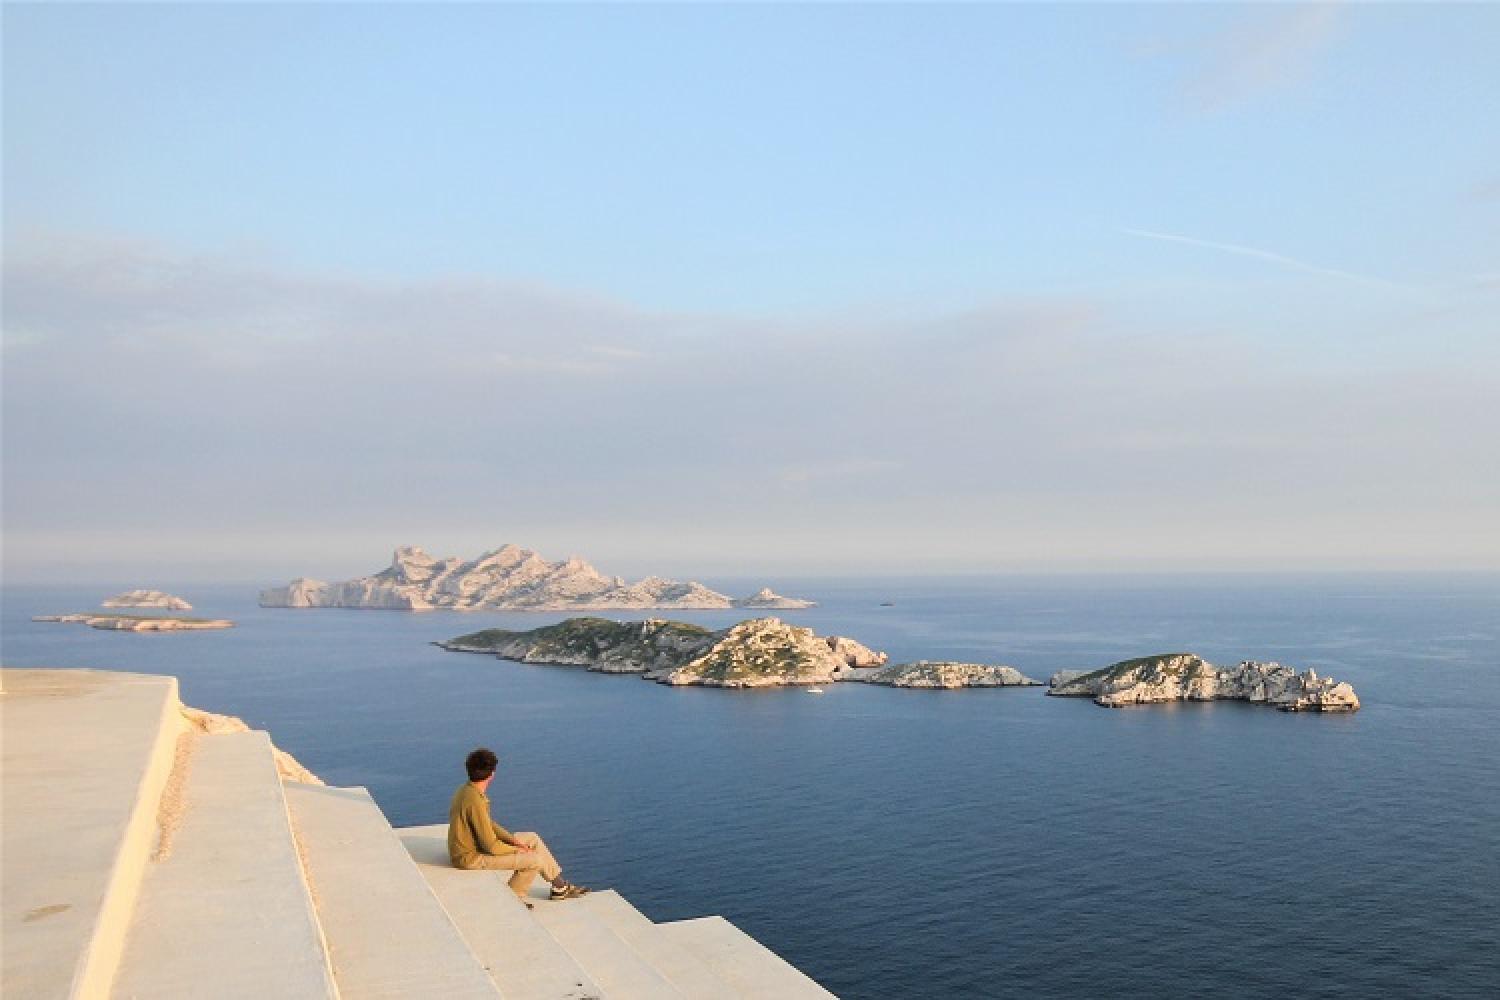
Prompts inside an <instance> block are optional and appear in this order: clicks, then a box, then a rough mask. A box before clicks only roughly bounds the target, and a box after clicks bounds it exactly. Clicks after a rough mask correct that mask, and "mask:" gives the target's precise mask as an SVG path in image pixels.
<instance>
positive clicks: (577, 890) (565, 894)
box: [552, 882, 588, 901]
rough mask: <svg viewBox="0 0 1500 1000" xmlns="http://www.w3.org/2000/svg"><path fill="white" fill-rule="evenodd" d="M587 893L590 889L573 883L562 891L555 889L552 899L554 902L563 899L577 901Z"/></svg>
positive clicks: (569, 883)
mask: <svg viewBox="0 0 1500 1000" xmlns="http://www.w3.org/2000/svg"><path fill="white" fill-rule="evenodd" d="M587 892H588V889H587V888H585V887H584V886H581V885H574V884H573V883H572V882H568V883H567V884H565V885H564V886H563V887H562V888H561V889H557V888H554V889H553V890H552V899H553V900H554V901H556V900H562V899H577V898H578V897H579V896H582V895H585V894H586V893H587Z"/></svg>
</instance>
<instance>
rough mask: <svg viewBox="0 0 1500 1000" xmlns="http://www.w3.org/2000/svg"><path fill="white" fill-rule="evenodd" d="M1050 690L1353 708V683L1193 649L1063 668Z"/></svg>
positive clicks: (1109, 701) (1297, 708)
mask: <svg viewBox="0 0 1500 1000" xmlns="http://www.w3.org/2000/svg"><path fill="white" fill-rule="evenodd" d="M1051 683H1052V687H1051V689H1050V690H1048V692H1047V693H1048V694H1052V695H1061V696H1066V695H1073V696H1078V697H1091V698H1093V699H1094V703H1095V704H1097V705H1105V706H1107V707H1110V708H1119V707H1121V706H1124V705H1149V704H1156V703H1159V702H1168V701H1217V700H1222V699H1235V700H1240V701H1249V702H1254V703H1256V704H1263V705H1272V706H1275V707H1276V708H1279V709H1281V710H1282V711H1283V712H1304V711H1310V712H1355V711H1358V710H1359V698H1358V696H1356V695H1355V693H1354V688H1352V687H1351V686H1350V685H1349V684H1347V683H1345V682H1340V681H1335V680H1333V679H1332V678H1330V677H1319V676H1318V674H1317V672H1316V671H1314V670H1305V671H1303V672H1301V673H1298V672H1297V671H1296V670H1294V669H1292V668H1291V667H1284V666H1282V665H1281V664H1279V663H1258V662H1255V661H1253V660H1245V661H1244V662H1242V663H1240V665H1239V666H1237V667H1216V666H1214V665H1213V664H1212V663H1209V662H1208V661H1207V660H1205V659H1203V658H1202V657H1201V656H1198V655H1196V654H1194V653H1162V654H1159V655H1157V656H1145V657H1141V658H1139V659H1135V660H1122V661H1121V662H1119V663H1115V664H1112V665H1110V666H1108V667H1105V668H1104V669H1102V670H1095V671H1092V672H1089V673H1077V672H1074V671H1062V672H1060V673H1058V674H1056V675H1054V676H1053V678H1052V682H1051Z"/></svg>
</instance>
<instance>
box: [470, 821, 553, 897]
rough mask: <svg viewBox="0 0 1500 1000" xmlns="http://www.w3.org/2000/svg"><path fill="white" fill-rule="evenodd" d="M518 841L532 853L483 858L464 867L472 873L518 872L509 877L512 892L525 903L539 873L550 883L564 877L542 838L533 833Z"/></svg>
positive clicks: (518, 838) (514, 853)
mask: <svg viewBox="0 0 1500 1000" xmlns="http://www.w3.org/2000/svg"><path fill="white" fill-rule="evenodd" d="M515 837H516V839H517V840H519V841H520V842H521V843H523V844H530V845H531V850H529V851H513V852H511V853H510V854H480V855H478V856H477V857H475V858H474V859H473V860H472V861H470V862H469V863H468V864H467V865H465V866H464V867H465V868H467V869H469V870H470V871H492V872H509V871H513V872H515V874H514V875H512V876H511V877H510V891H511V892H513V893H515V894H516V895H517V896H519V897H521V898H522V899H525V898H526V891H527V890H528V889H530V888H531V883H532V881H533V880H534V879H535V878H536V876H537V873H538V872H540V873H541V876H542V878H544V879H546V880H547V881H548V882H551V881H552V880H553V879H555V878H557V876H559V875H561V874H562V868H561V867H560V866H559V865H558V863H557V859H556V858H554V857H553V856H552V852H551V851H549V850H547V845H546V844H544V843H542V838H541V837H539V836H537V835H536V834H534V833H517V834H516V835H515Z"/></svg>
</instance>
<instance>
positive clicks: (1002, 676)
mask: <svg viewBox="0 0 1500 1000" xmlns="http://www.w3.org/2000/svg"><path fill="white" fill-rule="evenodd" d="M434 645H436V646H440V647H442V648H443V649H446V650H449V651H452V652H457V653H483V654H488V655H491V656H496V657H499V658H500V659H504V660H516V661H519V662H521V663H535V664H546V665H553V666H574V667H583V668H584V669H587V670H592V671H596V672H599V673H613V674H636V675H639V676H641V677H643V678H644V679H646V680H652V681H657V682H658V683H661V684H671V685H702V686H705V687H723V688H759V687H785V686H793V685H805V686H811V685H819V684H826V683H834V682H838V681H854V682H858V683H865V684H882V685H886V686H889V687H901V688H925V689H947V690H951V689H957V688H993V687H1033V686H1040V685H1041V682H1040V681H1036V680H1033V679H1031V678H1030V677H1027V676H1026V675H1024V674H1023V673H1021V672H1020V671H1019V670H1017V669H1015V668H1014V667H1009V666H1004V665H1001V664H989V663H962V662H957V661H951V660H917V661H914V662H909V663H895V664H891V663H888V662H887V660H888V657H887V655H886V654H885V653H883V652H877V651H876V650H873V649H871V648H870V647H869V646H866V645H865V644H863V643H861V642H859V641H858V640H855V639H851V638H849V637H848V636H837V635H834V636H819V635H817V634H816V633H815V632H814V631H813V630H812V629H810V628H805V627H802V626H797V625H791V624H788V623H786V622H783V621H781V620H780V619H778V618H752V619H750V620H748V621H742V622H739V623H738V624H736V625H731V626H729V627H728V628H723V629H718V630H712V629H708V628H705V627H703V626H702V625H694V624H690V623H688V622H679V621H666V620H663V619H659V618H648V619H646V620H644V621H627V622H622V621H611V620H609V619H605V618H569V619H568V620H566V621H563V622H559V623H558V624H556V625H544V626H542V627H541V628H534V629H527V630H524V631H520V630H511V629H499V628H492V629H484V630H482V631H479V632H471V633H469V634H468V635H461V636H458V637H456V638H453V639H448V640H446V641H443V642H437V643H434ZM1047 693H1048V694H1049V695H1057V696H1070V695H1071V696H1080V697H1082V696H1086V697H1092V698H1093V699H1094V701H1095V703H1096V704H1099V705H1105V706H1108V707H1112V708H1113V707H1122V706H1125V705H1147V704H1157V703H1161V702H1171V701H1215V700H1224V699H1236V700H1241V701H1248V702H1252V703H1256V704H1265V705H1271V706H1273V707H1275V708H1279V709H1281V710H1283V711H1288V712H1300V711H1319V712H1353V711H1357V710H1358V709H1359V707H1360V703H1359V698H1358V696H1356V695H1355V693H1354V689H1353V688H1352V687H1351V686H1350V685H1349V684H1348V683H1346V682H1341V681H1335V680H1333V679H1332V678H1327V677H1320V676H1318V674H1317V672H1316V671H1313V670H1306V671H1302V672H1298V671H1296V670H1294V669H1293V668H1291V667H1286V666H1282V665H1281V664H1279V663H1260V662H1256V661H1253V660H1246V661H1244V662H1242V663H1240V664H1239V666H1237V667H1216V666H1214V665H1213V664H1211V663H1209V662H1208V661H1207V660H1204V659H1203V658H1202V657H1200V656H1198V655H1196V654H1193V653H1164V654H1159V655H1156V656H1147V657H1140V658H1137V659H1131V660H1122V661H1120V662H1119V663H1114V664H1111V665H1110V666H1108V667H1104V668H1102V669H1100V670H1093V671H1062V672H1059V673H1057V674H1054V675H1053V676H1052V678H1051V679H1050V680H1049V681H1048V690H1047Z"/></svg>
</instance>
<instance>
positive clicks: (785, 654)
mask: <svg viewBox="0 0 1500 1000" xmlns="http://www.w3.org/2000/svg"><path fill="white" fill-rule="evenodd" d="M847 668H848V663H847V662H845V660H844V658H843V657H842V656H840V655H839V654H837V653H835V652H834V651H833V648H832V647H831V646H830V645H829V643H828V640H827V639H825V638H820V637H818V636H817V635H815V634H813V630H812V629H810V628H801V627H799V626H796V625H788V624H787V623H786V622H783V621H782V620H781V619H779V618H752V619H750V620H749V621H744V622H740V623H739V624H738V625H734V626H732V627H730V628H729V629H727V630H725V631H724V632H721V633H717V634H716V636H715V642H714V643H713V645H712V646H710V647H708V648H707V649H705V650H704V651H703V652H701V653H699V654H698V655H697V656H695V657H693V659H691V660H689V661H688V662H687V663H685V664H683V665H682V666H680V667H677V668H676V669H673V670H669V671H664V672H662V673H661V674H660V675H659V676H657V677H655V678H654V679H656V680H659V681H661V682H662V683H663V684H674V685H683V684H701V685H703V686H705V687H728V688H749V687H781V686H785V685H792V684H826V683H830V682H832V681H836V680H839V679H840V676H841V674H842V672H843V671H845V670H846V669H847Z"/></svg>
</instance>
